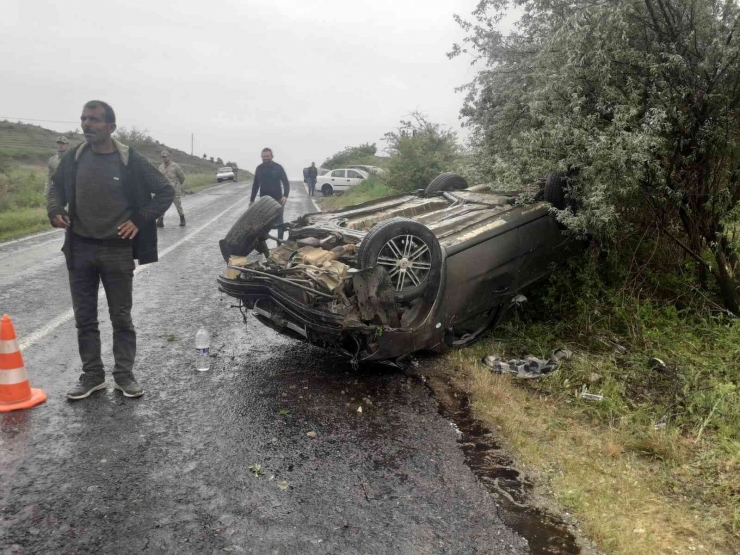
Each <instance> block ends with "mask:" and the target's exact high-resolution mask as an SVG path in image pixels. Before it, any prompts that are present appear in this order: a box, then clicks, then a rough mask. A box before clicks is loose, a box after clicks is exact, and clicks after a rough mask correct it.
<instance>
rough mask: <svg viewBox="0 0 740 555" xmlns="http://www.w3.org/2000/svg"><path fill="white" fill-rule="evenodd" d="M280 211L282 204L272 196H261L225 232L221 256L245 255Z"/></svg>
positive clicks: (264, 233) (270, 226) (270, 225)
mask: <svg viewBox="0 0 740 555" xmlns="http://www.w3.org/2000/svg"><path fill="white" fill-rule="evenodd" d="M282 211H283V207H282V205H281V204H280V203H279V202H278V201H276V200H275V199H274V198H272V197H262V198H261V199H259V200H258V201H257V202H255V203H254V204H253V205H252V206H250V207H249V208H248V209H247V211H246V212H244V214H242V215H241V216H240V217H239V219H238V220H237V221H236V223H235V224H234V225H233V226H231V229H230V230H229V232H228V233H227V234H226V238H225V239H224V240H223V244H222V245H221V254H222V255H223V257H224V258H225V259H226V260H227V261H228V255H236V256H247V255H248V254H249V253H250V252H252V251H253V250H254V247H255V245H256V243H257V241H258V240H259V239H260V238H261V237H263V236H264V235H266V234H267V232H268V231H270V229H271V228H272V224H273V223H274V222H275V220H276V219H277V218H278V217H279V216H280V213H281V212H282ZM227 253H228V255H227Z"/></svg>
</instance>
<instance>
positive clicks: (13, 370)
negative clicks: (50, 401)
mask: <svg viewBox="0 0 740 555" xmlns="http://www.w3.org/2000/svg"><path fill="white" fill-rule="evenodd" d="M44 401H46V393H44V392H43V391H41V390H40V389H32V388H31V384H30V383H28V376H26V369H25V367H24V366H23V357H22V356H21V351H20V349H19V348H18V339H17V338H16V336H15V328H14V327H13V321H12V320H11V319H10V316H8V315H7V314H5V315H4V316H3V319H2V320H1V321H0V412H10V411H11V410H18V409H30V408H31V407H35V406H36V405H38V404H39V403H43V402H44Z"/></svg>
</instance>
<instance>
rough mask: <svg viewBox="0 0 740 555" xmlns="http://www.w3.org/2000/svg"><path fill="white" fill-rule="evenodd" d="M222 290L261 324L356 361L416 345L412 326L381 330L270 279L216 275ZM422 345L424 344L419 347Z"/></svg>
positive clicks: (397, 352)
mask: <svg viewBox="0 0 740 555" xmlns="http://www.w3.org/2000/svg"><path fill="white" fill-rule="evenodd" d="M218 288H219V290H220V291H221V292H223V293H226V294H227V295H229V296H231V297H233V298H236V299H239V300H241V301H242V303H243V304H244V306H245V307H246V308H248V309H250V310H252V313H253V314H254V316H255V317H256V318H257V319H258V320H259V321H260V322H261V323H262V324H264V325H266V326H268V327H270V328H272V329H274V330H275V331H277V332H279V333H281V334H283V335H287V336H290V337H293V338H296V339H300V340H303V341H307V342H308V343H311V344H313V345H316V346H319V347H323V348H325V349H328V350H331V351H333V352H336V353H338V354H340V355H342V356H344V357H347V358H350V359H353V360H357V361H358V362H370V361H380V360H388V359H394V358H398V357H400V356H403V355H405V354H408V353H410V352H412V351H415V350H418V349H419V343H418V337H417V338H415V336H416V335H417V334H416V333H415V330H413V329H393V330H387V329H386V330H383V331H382V333H379V331H378V328H377V327H374V326H368V325H365V324H362V323H359V322H355V321H351V322H346V321H345V319H344V317H342V316H340V315H337V314H332V313H329V312H324V311H320V310H316V309H314V308H311V307H310V306H308V305H306V304H305V303H304V302H302V301H300V300H297V299H296V298H294V297H293V296H292V295H290V294H288V293H287V292H285V291H282V290H280V289H279V288H277V287H275V286H274V285H272V284H269V283H258V282H253V281H245V280H241V279H229V278H226V277H224V276H219V277H218ZM422 348H423V347H422Z"/></svg>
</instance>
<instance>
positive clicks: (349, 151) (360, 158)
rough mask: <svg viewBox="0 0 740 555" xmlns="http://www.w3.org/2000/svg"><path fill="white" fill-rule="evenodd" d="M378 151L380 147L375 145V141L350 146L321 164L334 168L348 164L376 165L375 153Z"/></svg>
mask: <svg viewBox="0 0 740 555" xmlns="http://www.w3.org/2000/svg"><path fill="white" fill-rule="evenodd" d="M377 151H378V148H377V147H376V146H375V143H372V144H370V143H363V144H361V145H359V146H348V147H346V148H344V149H343V150H340V151H339V152H337V153H336V154H334V155H333V156H330V157H329V158H327V159H326V160H324V163H323V164H321V166H322V167H324V168H328V169H331V170H334V169H337V168H343V167H345V166H347V165H348V164H369V165H376V160H375V153H376V152H377Z"/></svg>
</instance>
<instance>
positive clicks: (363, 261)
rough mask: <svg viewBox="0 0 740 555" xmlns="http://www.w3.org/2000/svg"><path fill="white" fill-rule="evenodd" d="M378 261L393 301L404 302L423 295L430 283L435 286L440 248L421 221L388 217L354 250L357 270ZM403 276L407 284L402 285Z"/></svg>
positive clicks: (440, 262) (439, 261)
mask: <svg viewBox="0 0 740 555" xmlns="http://www.w3.org/2000/svg"><path fill="white" fill-rule="evenodd" d="M409 238H411V239H410V240H409ZM391 242H393V244H394V245H395V249H396V250H395V253H396V254H394V251H393V247H391V246H390V243H391ZM423 246H425V247H426V250H424V249H423ZM404 254H405V255H406V256H404ZM399 255H400V256H399ZM412 257H414V258H412ZM409 258H411V260H409ZM379 263H380V264H381V265H382V266H384V267H385V268H386V269H387V270H388V274H389V277H390V278H391V282H392V283H393V286H394V292H393V298H394V299H395V301H396V302H399V303H403V302H408V301H411V300H413V299H416V298H417V297H420V296H421V295H423V294H424V292H425V291H426V290H427V289H428V288H429V287H430V285H431V286H432V287H434V286H435V285H438V283H439V277H440V272H441V267H442V249H441V247H440V246H439V241H438V240H437V237H436V236H435V235H434V233H432V231H431V230H430V229H429V228H428V227H427V226H425V225H424V224H420V223H419V222H416V221H414V220H410V219H408V218H392V219H390V220H387V221H385V222H381V223H379V224H377V225H376V226H375V227H373V228H372V229H371V230H370V231H369V232H368V234H367V235H365V237H364V238H363V239H362V242H361V243H360V246H359V248H358V249H357V264H358V265H359V267H360V269H361V270H364V269H365V268H372V267H374V266H376V265H378V264H379ZM415 264H416V266H414V265H415ZM394 269H396V270H397V271H395V273H394ZM414 270H416V272H415V271H414ZM407 277H408V279H409V282H410V283H411V286H407V285H406V278H407Z"/></svg>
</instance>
